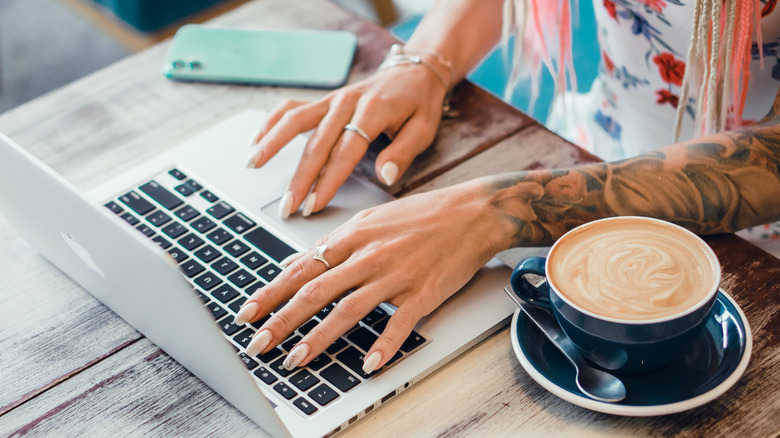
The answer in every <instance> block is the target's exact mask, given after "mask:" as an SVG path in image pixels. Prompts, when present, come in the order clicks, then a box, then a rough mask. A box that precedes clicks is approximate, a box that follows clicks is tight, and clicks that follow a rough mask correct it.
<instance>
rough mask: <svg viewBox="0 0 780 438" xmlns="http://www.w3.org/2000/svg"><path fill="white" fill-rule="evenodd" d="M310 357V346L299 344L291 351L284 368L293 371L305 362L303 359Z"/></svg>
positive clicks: (283, 364)
mask: <svg viewBox="0 0 780 438" xmlns="http://www.w3.org/2000/svg"><path fill="white" fill-rule="evenodd" d="M308 355H309V345H308V344H298V345H296V346H295V348H293V349H292V351H290V354H289V355H287V358H286V359H285V360H284V362H283V363H282V366H283V367H284V369H286V370H287V371H290V370H292V369H293V368H295V367H297V366H298V364H299V363H301V362H302V361H303V359H305V358H306V356H308Z"/></svg>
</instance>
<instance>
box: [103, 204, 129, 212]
mask: <svg viewBox="0 0 780 438" xmlns="http://www.w3.org/2000/svg"><path fill="white" fill-rule="evenodd" d="M105 206H106V208H107V209H109V210H111V212H112V213H114V214H121V213H122V212H123V211H125V209H123V208H122V207H120V206H119V204H117V203H116V202H114V201H108V202H106V204H105Z"/></svg>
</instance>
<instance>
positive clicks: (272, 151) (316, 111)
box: [246, 100, 328, 168]
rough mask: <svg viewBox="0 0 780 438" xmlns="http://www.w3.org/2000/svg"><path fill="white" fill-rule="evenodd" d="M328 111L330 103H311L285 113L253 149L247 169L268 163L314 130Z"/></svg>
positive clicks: (323, 101) (324, 101)
mask: <svg viewBox="0 0 780 438" xmlns="http://www.w3.org/2000/svg"><path fill="white" fill-rule="evenodd" d="M327 111H328V101H327V100H320V101H317V102H309V103H305V104H303V105H300V106H297V107H295V108H292V109H290V110H287V111H285V112H284V113H283V114H282V115H281V117H280V118H279V120H278V121H277V122H276V123H275V124H274V125H273V127H272V128H271V129H270V130H269V131H268V132H267V133H266V134H265V135H264V136H263V138H262V139H261V140H260V142H259V143H258V144H257V145H256V146H255V147H253V148H252V151H251V152H250V154H249V159H248V160H247V163H246V165H247V167H249V168H256V167H260V166H262V165H264V164H265V163H267V162H268V160H270V159H271V158H272V157H273V156H274V155H276V153H277V152H279V150H280V149H281V148H283V147H284V145H286V144H287V143H289V142H290V141H292V139H293V138H295V136H296V135H298V134H300V133H302V132H306V131H309V130H312V129H314V128H315V127H316V126H317V124H318V123H319V122H320V120H322V118H323V117H324V116H325V114H326V113H327Z"/></svg>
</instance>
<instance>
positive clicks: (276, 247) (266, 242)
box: [244, 227, 297, 262]
mask: <svg viewBox="0 0 780 438" xmlns="http://www.w3.org/2000/svg"><path fill="white" fill-rule="evenodd" d="M244 239H246V240H247V241H248V242H249V243H251V244H252V245H254V246H255V247H256V248H257V249H259V250H260V251H263V252H264V253H266V254H268V255H269V256H270V257H271V258H272V259H274V260H276V261H277V262H281V261H282V260H284V259H285V258H287V256H289V255H291V254H295V253H296V252H297V251H295V250H294V249H292V248H291V247H290V246H289V245H287V244H286V243H284V242H282V241H281V240H279V238H277V237H276V236H274V235H273V234H271V233H269V232H268V231H266V229H265V228H263V227H257V228H255V229H254V230H252V231H250V232H248V233H246V234H244Z"/></svg>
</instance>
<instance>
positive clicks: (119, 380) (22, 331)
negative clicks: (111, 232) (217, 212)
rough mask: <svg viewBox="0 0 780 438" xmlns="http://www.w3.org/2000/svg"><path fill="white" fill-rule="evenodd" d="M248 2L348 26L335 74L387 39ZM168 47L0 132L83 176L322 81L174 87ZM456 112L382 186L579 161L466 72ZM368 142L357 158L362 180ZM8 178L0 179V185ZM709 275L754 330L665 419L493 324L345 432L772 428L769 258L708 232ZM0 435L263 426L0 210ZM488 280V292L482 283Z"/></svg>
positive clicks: (777, 364)
mask: <svg viewBox="0 0 780 438" xmlns="http://www.w3.org/2000/svg"><path fill="white" fill-rule="evenodd" d="M294 4H295V5H294V6H292V3H291V2H288V1H286V0H263V1H257V2H250V3H248V4H247V5H245V6H243V7H240V8H239V9H237V10H235V11H232V12H230V13H228V14H227V15H224V16H222V17H219V18H218V19H217V20H215V23H219V24H222V25H230V26H262V27H301V28H327V29H344V30H348V31H351V32H354V33H356V34H357V35H358V37H359V44H360V48H359V50H358V55H357V62H356V65H355V67H354V68H353V73H352V75H351V79H350V80H351V81H356V80H359V79H361V78H363V77H365V76H366V75H368V74H370V73H371V72H372V71H373V70H374V69H375V68H376V66H377V65H378V64H379V62H380V60H381V58H382V56H383V54H384V53H385V51H386V50H387V48H388V47H389V45H390V44H391V43H392V42H393V39H392V37H390V36H389V34H388V33H387V32H386V31H385V30H383V29H381V28H379V27H378V26H376V25H374V24H371V23H368V22H365V21H362V20H359V19H357V18H355V17H354V16H352V15H350V14H349V13H347V12H345V11H343V10H341V9H339V8H338V7H336V6H334V5H332V4H330V3H327V2H325V1H324V0H296V2H294ZM167 46H168V44H167V43H162V44H161V45H158V46H155V47H153V48H151V49H150V50H147V51H145V52H142V53H140V54H138V55H135V56H133V57H130V58H128V59H126V60H123V61H121V62H119V63H117V64H115V65H112V66H110V67H108V68H106V69H104V70H102V71H100V72H98V73H96V74H94V75H91V76H89V77H87V78H85V79H82V80H80V81H78V82H76V83H74V84H71V85H69V86H67V87H64V88H62V89H60V90H57V91H56V92H54V93H51V94H49V95H47V96H44V97H42V98H40V99H38V100H35V101H33V102H31V103H28V104H26V105H23V106H22V107H19V108H17V109H15V110H13V111H11V112H8V113H5V114H3V115H2V116H0V130H2V131H3V132H5V133H7V134H8V135H10V136H11V137H12V138H14V139H15V140H16V141H17V142H19V143H20V144H22V145H24V146H25V147H27V148H28V149H29V150H31V151H32V152H33V153H34V154H36V155H38V156H40V157H42V158H43V159H44V160H45V161H46V162H47V163H48V164H50V165H51V166H53V167H54V168H55V169H56V170H57V171H59V172H60V173H62V174H63V175H64V176H65V177H66V178H68V179H70V180H71V181H72V182H73V183H75V184H76V185H77V186H78V187H80V188H82V189H85V190H86V189H90V188H91V187H94V186H95V185H97V184H98V183H100V182H101V181H103V180H104V179H106V177H107V175H108V174H111V173H115V172H121V171H124V170H126V169H128V168H130V167H132V166H134V165H136V164H138V163H140V162H142V161H144V160H146V159H147V158H149V157H151V156H153V155H155V154H157V153H158V152H159V151H161V150H163V149H165V148H168V147H170V146H173V145H175V144H176V143H177V142H179V141H181V140H183V139H184V138H186V137H188V136H190V135H192V134H193V133H195V132H197V131H199V130H200V129H202V127H204V126H208V125H211V124H212V123H214V122H216V121H217V120H221V119H223V118H225V117H227V116H229V115H231V114H234V113H237V112H240V111H242V110H244V109H246V108H262V109H266V110H268V109H270V108H272V107H273V106H274V105H275V104H276V103H277V102H279V101H280V100H281V99H283V98H287V97H292V98H315V97H317V96H320V95H321V94H322V92H320V91H313V90H298V89H285V88H263V87H243V86H216V85H198V84H181V83H174V82H170V81H167V80H165V79H163V78H162V75H161V74H160V65H161V62H162V59H163V56H164V54H165V52H166V50H167ZM455 96H456V104H457V105H458V107H459V108H460V109H461V111H462V113H463V114H462V116H461V117H460V118H459V119H457V120H451V121H445V122H443V123H442V127H441V130H440V133H439V136H438V139H437V142H436V144H435V145H434V146H433V147H432V148H431V149H430V150H429V151H428V152H426V153H425V154H423V155H422V156H421V157H419V159H418V160H417V161H416V162H415V164H414V166H413V168H412V170H411V171H410V172H408V174H407V176H405V177H404V178H403V179H402V180H401V181H399V182H398V183H397V184H395V185H394V186H393V187H391V188H390V190H391V191H392V192H393V193H394V194H397V195H404V194H407V193H410V192H415V191H424V190H430V189H433V188H436V187H441V186H446V185H450V184H453V183H456V182H459V181H464V180H467V179H471V178H474V177H477V176H481V175H487V174H491V173H496V172H504V171H509V170H518V169H531V168H547V167H555V166H569V165H573V164H578V163H584V162H589V161H594V160H596V159H595V157H592V156H590V155H588V154H587V153H585V152H583V151H581V150H580V149H578V148H576V147H574V146H572V145H570V144H568V143H566V142H564V141H562V140H561V139H559V138H558V137H556V136H555V135H553V134H551V133H550V132H548V131H547V130H545V129H544V128H543V127H541V126H540V125H539V124H537V123H536V122H534V121H533V120H531V119H530V118H528V117H526V116H524V115H523V114H521V113H520V112H518V111H516V110H514V109H512V108H511V107H509V106H507V105H505V104H503V103H502V102H501V101H499V100H498V99H496V98H494V97H492V96H490V95H488V94H487V93H485V92H484V91H481V90H480V89H478V88H477V87H474V86H473V85H470V84H463V85H461V86H460V87H459V88H458V89H457V91H456V94H455ZM376 153H377V151H376V150H374V149H372V150H371V152H370V153H369V154H368V156H367V158H366V160H364V161H363V163H362V164H361V166H360V167H359V171H360V172H361V173H364V174H366V175H368V176H370V177H372V178H373V176H372V174H373V157H374V156H375V154H376ZM9 189H10V190H12V189H13V188H8V187H3V188H0V190H9ZM707 241H708V243H709V244H710V245H711V246H712V247H713V248H714V249H715V251H716V253H717V254H718V256H719V258H720V260H721V262H722V264H723V271H724V277H723V282H722V287H723V289H725V290H726V291H728V292H729V293H730V294H731V295H732V296H733V297H734V298H735V299H736V301H737V302H738V303H739V304H740V306H741V307H742V308H743V309H744V311H745V313H746V314H747V317H748V320H749V322H750V325H751V327H752V330H753V336H754V347H753V348H754V349H753V356H752V359H751V362H750V366H749V367H748V369H747V372H746V373H745V375H744V376H743V377H742V379H741V380H740V381H739V382H738V383H737V384H736V386H735V387H733V388H732V389H730V390H729V391H728V392H727V393H726V394H724V395H723V396H722V397H720V398H718V399H717V400H715V401H713V402H711V403H709V404H707V405H705V406H703V407H700V408H698V409H694V410H691V411H688V412H684V413H680V414H676V415H670V416H666V417H651V418H627V417H617V416H610V415H605V414H600V413H596V412H591V411H588V410H585V409H582V408H579V407H576V406H574V405H571V404H569V403H567V402H565V401H562V400H560V399H558V398H556V397H555V396H553V395H551V394H550V393H548V392H546V391H545V390H544V389H543V388H542V387H541V386H539V385H538V384H537V383H535V382H534V381H533V380H532V379H531V378H530V377H529V376H528V375H527V374H526V373H525V371H524V370H523V369H522V368H521V367H520V365H519V364H518V361H517V359H516V358H515V357H514V354H513V352H512V348H511V346H510V342H509V330H508V328H504V329H502V330H500V331H499V332H498V333H496V334H495V335H493V336H490V337H489V338H487V339H486V340H484V341H483V342H481V343H480V344H478V345H476V346H475V347H473V348H472V349H471V350H469V351H468V352H466V353H465V354H463V355H461V356H460V357H458V358H457V359H455V360H454V361H452V362H451V363H449V364H448V365H446V366H444V367H443V368H442V369H440V370H439V371H437V372H435V373H434V374H433V375H431V376H429V377H427V378H426V379H424V380H423V381H421V382H420V383H418V384H417V385H415V386H413V387H411V388H410V389H409V390H407V391H405V392H403V393H402V394H400V395H399V396H397V397H395V398H394V399H393V400H391V401H390V402H388V403H387V404H386V405H384V406H382V407H381V408H379V409H377V410H376V411H375V412H373V413H372V414H371V415H369V416H367V417H366V418H365V419H363V420H360V421H359V422H357V423H356V424H355V425H353V426H352V427H350V428H348V429H347V430H346V431H345V432H344V433H343V435H344V436H355V437H357V436H397V437H402V436H463V435H468V436H502V435H503V436H506V435H521V434H522V435H532V436H535V435H559V436H566V435H571V436H616V435H632V436H634V435H670V434H680V435H685V436H767V435H771V436H776V435H777V434H778V431H780V391H778V389H780V388H779V387H778V381H779V380H780V354H779V353H780V262H779V261H778V260H776V259H774V258H773V257H771V256H769V255H768V254H766V253H764V252H762V251H761V250H759V249H757V248H755V247H753V246H751V245H749V244H747V243H746V242H744V241H743V240H741V239H740V238H738V237H736V236H733V235H726V236H717V237H712V238H708V239H707ZM0 242H1V243H0V291H2V292H0V365H1V366H2V371H0V435H2V436H6V435H11V436H20V435H25V434H30V435H33V436H38V435H56V436H61V435H67V436H83V435H90V436H95V435H111V436H116V435H140V434H151V435H174V434H175V435H188V436H201V435H207V434H208V435H211V436H231V437H232V436H246V435H249V434H252V435H262V434H263V431H262V430H261V429H260V428H259V427H258V426H256V425H255V424H254V423H252V422H251V421H250V420H249V419H247V418H246V417H245V416H243V415H242V414H241V413H240V412H238V411H237V410H236V409H234V408H233V407H232V406H230V405H229V404H228V403H227V402H225V400H223V399H222V398H221V397H220V396H219V395H217V394H216V393H214V392H213V391H211V390H210V389H209V388H208V387H207V386H206V385H204V384H203V383H202V382H200V381H199V380H198V379H196V378H195V377H193V376H192V375H190V374H189V373H188V372H187V371H186V370H185V369H183V368H182V367H181V366H180V365H179V364H178V363H176V362H175V361H173V360H172V359H170V357H168V356H167V355H166V354H165V353H164V352H162V351H161V350H160V349H159V348H157V347H156V346H155V345H154V344H152V343H151V342H149V341H148V340H147V339H145V338H144V337H143V336H141V335H140V334H139V333H138V332H136V331H135V330H134V329H133V328H132V327H131V326H129V325H128V324H126V323H125V322H124V321H123V320H122V319H120V318H119V317H118V316H116V315H115V314H114V313H113V312H111V311H110V310H108V309H107V308H106V307H104V306H103V305H102V304H101V303H100V302H98V301H97V300H95V299H94V298H93V297H92V296H91V295H89V294H88V293H87V292H86V291H84V290H83V289H81V288H80V287H79V286H78V285H76V284H75V283H73V282H72V281H71V280H70V279H69V278H68V277H67V276H65V275H64V274H62V273H61V272H59V271H58V270H57V269H56V268H54V267H53V266H52V265H50V264H49V263H48V262H46V261H45V260H44V259H43V258H42V257H41V256H40V255H38V254H37V253H36V252H35V251H34V250H33V249H31V248H30V247H29V246H27V244H26V243H25V242H24V241H22V239H21V238H20V237H19V236H18V235H17V234H16V232H15V231H14V230H13V229H12V228H11V227H10V226H9V225H8V223H7V222H5V221H4V220H3V219H2V218H0ZM497 293H501V292H497Z"/></svg>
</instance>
